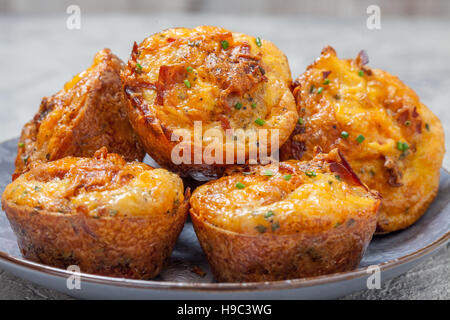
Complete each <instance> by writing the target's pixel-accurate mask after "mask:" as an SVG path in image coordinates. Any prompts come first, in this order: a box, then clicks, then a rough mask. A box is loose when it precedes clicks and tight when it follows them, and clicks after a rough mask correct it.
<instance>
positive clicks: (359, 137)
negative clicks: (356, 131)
mask: <svg viewBox="0 0 450 320" xmlns="http://www.w3.org/2000/svg"><path fill="white" fill-rule="evenodd" d="M365 139H366V138H365V137H364V136H363V135H362V134H360V135H358V136H357V137H356V141H357V142H358V143H362V142H363V141H364V140H365Z"/></svg>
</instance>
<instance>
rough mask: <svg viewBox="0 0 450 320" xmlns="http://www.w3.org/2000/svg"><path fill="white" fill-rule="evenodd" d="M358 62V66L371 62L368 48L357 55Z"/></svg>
mask: <svg viewBox="0 0 450 320" xmlns="http://www.w3.org/2000/svg"><path fill="white" fill-rule="evenodd" d="M356 63H357V64H358V66H360V67H362V66H364V65H366V64H368V63H369V56H368V55H367V52H366V50H361V51H360V52H359V53H358V56H357V57H356Z"/></svg>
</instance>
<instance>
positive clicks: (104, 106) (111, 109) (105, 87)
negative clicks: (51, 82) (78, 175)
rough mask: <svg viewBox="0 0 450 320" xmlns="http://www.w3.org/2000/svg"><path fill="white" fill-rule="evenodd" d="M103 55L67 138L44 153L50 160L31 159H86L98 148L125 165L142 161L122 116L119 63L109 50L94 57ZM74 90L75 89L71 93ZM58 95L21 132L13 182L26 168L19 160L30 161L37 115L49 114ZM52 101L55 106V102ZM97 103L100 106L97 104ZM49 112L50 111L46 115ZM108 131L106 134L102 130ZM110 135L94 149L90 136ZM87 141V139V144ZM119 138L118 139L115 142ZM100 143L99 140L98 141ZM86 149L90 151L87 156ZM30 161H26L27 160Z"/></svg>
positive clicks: (123, 99)
mask: <svg viewBox="0 0 450 320" xmlns="http://www.w3.org/2000/svg"><path fill="white" fill-rule="evenodd" d="M98 54H103V55H105V58H103V59H102V61H101V62H100V65H99V67H98V69H99V71H97V72H95V73H93V74H92V75H90V76H89V77H91V78H94V77H96V76H97V75H98V74H101V77H99V78H94V79H95V80H93V81H92V83H90V86H91V88H90V90H89V91H88V92H87V93H86V103H85V105H84V106H83V107H82V108H81V109H80V112H79V114H77V116H76V118H75V119H74V120H73V125H74V126H73V127H72V128H71V131H70V132H69V134H68V135H66V136H65V137H64V139H63V140H61V141H60V144H59V145H58V146H57V149H56V150H47V151H48V152H49V154H50V153H55V154H54V156H53V157H52V158H50V159H34V160H38V161H44V162H45V161H48V160H50V161H52V160H57V159H60V158H63V157H65V156H82V157H90V156H92V154H91V153H93V152H95V151H96V150H98V149H100V148H101V147H108V149H109V151H110V152H114V153H118V154H120V155H121V156H123V157H124V159H125V160H127V161H134V160H138V161H142V160H143V159H144V156H145V150H144V148H143V146H142V145H141V143H140V141H139V137H138V136H137V135H136V133H135V132H134V131H133V130H132V127H131V125H130V124H129V119H128V116H127V112H126V110H125V109H126V106H125V104H127V103H128V102H127V100H128V99H127V98H126V95H125V93H124V92H123V85H122V80H121V78H120V71H121V70H122V69H123V62H122V61H121V60H120V59H119V58H118V57H117V56H116V55H115V54H113V53H112V52H111V50H109V49H103V50H101V51H99V52H98V53H97V55H98ZM74 90H76V89H74ZM58 94H59V92H58V93H56V94H54V95H52V96H50V97H44V98H43V99H42V102H41V105H40V107H39V111H38V112H37V114H36V115H35V116H34V118H33V119H32V120H30V121H29V122H28V123H26V124H25V125H24V127H23V129H22V133H21V137H20V139H19V145H20V143H24V144H25V145H26V149H27V150H26V151H25V148H23V147H20V146H18V148H17V157H16V161H15V165H16V170H15V172H14V174H13V179H15V178H17V177H18V176H19V175H20V174H22V173H23V172H24V171H26V169H27V165H24V164H23V157H24V156H28V157H30V156H31V155H32V154H33V153H34V151H35V148H36V146H35V141H36V135H37V134H38V131H39V125H40V121H41V120H40V116H41V113H43V112H46V110H47V109H50V110H51V105H52V104H54V103H56V102H58V99H59V98H55V96H57V95H58ZM55 99H56V102H55ZM100 102H101V103H100ZM50 112H51V111H50ZM118 121H122V125H123V126H124V128H125V129H126V130H125V131H126V132H125V134H124V135H122V136H120V134H121V133H120V132H116V131H115V128H114V125H115V124H117V122H118ZM105 128H109V130H105ZM111 132H113V134H112V138H111V139H110V143H109V144H108V145H103V144H101V143H100V144H98V143H97V146H95V141H96V140H95V139H93V137H95V136H94V134H97V135H99V136H102V135H103V136H108V135H111ZM87 138H89V139H91V140H92V141H94V142H92V141H91V140H89V141H88V143H87V142H86V141H85V140H86V139H87ZM119 138H120V139H119ZM100 140H101V141H103V140H102V139H100ZM87 148H89V150H92V152H91V153H89V152H87ZM31 158H32V157H30V160H33V159H31Z"/></svg>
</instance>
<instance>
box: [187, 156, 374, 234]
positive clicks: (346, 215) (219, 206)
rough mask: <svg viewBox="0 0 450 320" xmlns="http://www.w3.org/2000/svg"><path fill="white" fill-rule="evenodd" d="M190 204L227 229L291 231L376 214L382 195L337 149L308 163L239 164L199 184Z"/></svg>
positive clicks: (314, 229)
mask: <svg viewBox="0 0 450 320" xmlns="http://www.w3.org/2000/svg"><path fill="white" fill-rule="evenodd" d="M190 203H191V214H194V215H195V216H196V217H199V218H200V219H204V220H205V221H206V222H208V223H210V224H212V225H215V226H217V227H219V228H222V229H226V230H229V231H234V232H238V233H245V234H278V235H288V234H295V233H301V232H312V233H316V232H322V231H324V230H328V229H332V228H337V227H346V226H347V224H349V225H351V224H352V221H353V222H354V219H353V218H355V217H361V216H362V217H364V216H367V217H368V218H373V216H374V215H376V214H377V210H378V206H379V204H380V199H379V196H378V194H377V193H376V192H372V191H369V190H368V189H367V187H366V186H365V185H363V184H362V183H361V182H360V180H359V178H358V177H357V176H356V175H355V174H354V173H353V171H352V170H351V168H350V167H349V166H348V164H347V163H346V161H345V159H343V158H342V157H341V156H340V155H339V153H338V151H337V150H333V151H332V152H331V153H330V154H329V155H326V154H319V155H317V156H316V157H315V158H314V159H313V160H312V161H307V162H306V161H304V162H300V161H295V160H290V161H285V162H281V163H280V164H279V166H277V165H275V164H271V165H267V166H250V167H247V168H237V169H235V170H234V171H231V172H230V175H228V176H225V177H222V178H221V179H218V180H216V181H212V182H209V183H207V184H205V185H202V186H200V187H198V188H197V189H196V190H195V191H194V193H193V195H192V197H191V200H190Z"/></svg>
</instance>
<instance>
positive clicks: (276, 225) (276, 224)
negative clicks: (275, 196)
mask: <svg viewBox="0 0 450 320" xmlns="http://www.w3.org/2000/svg"><path fill="white" fill-rule="evenodd" d="M278 229H280V223H279V222H278V221H277V222H272V231H276V230H278Z"/></svg>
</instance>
